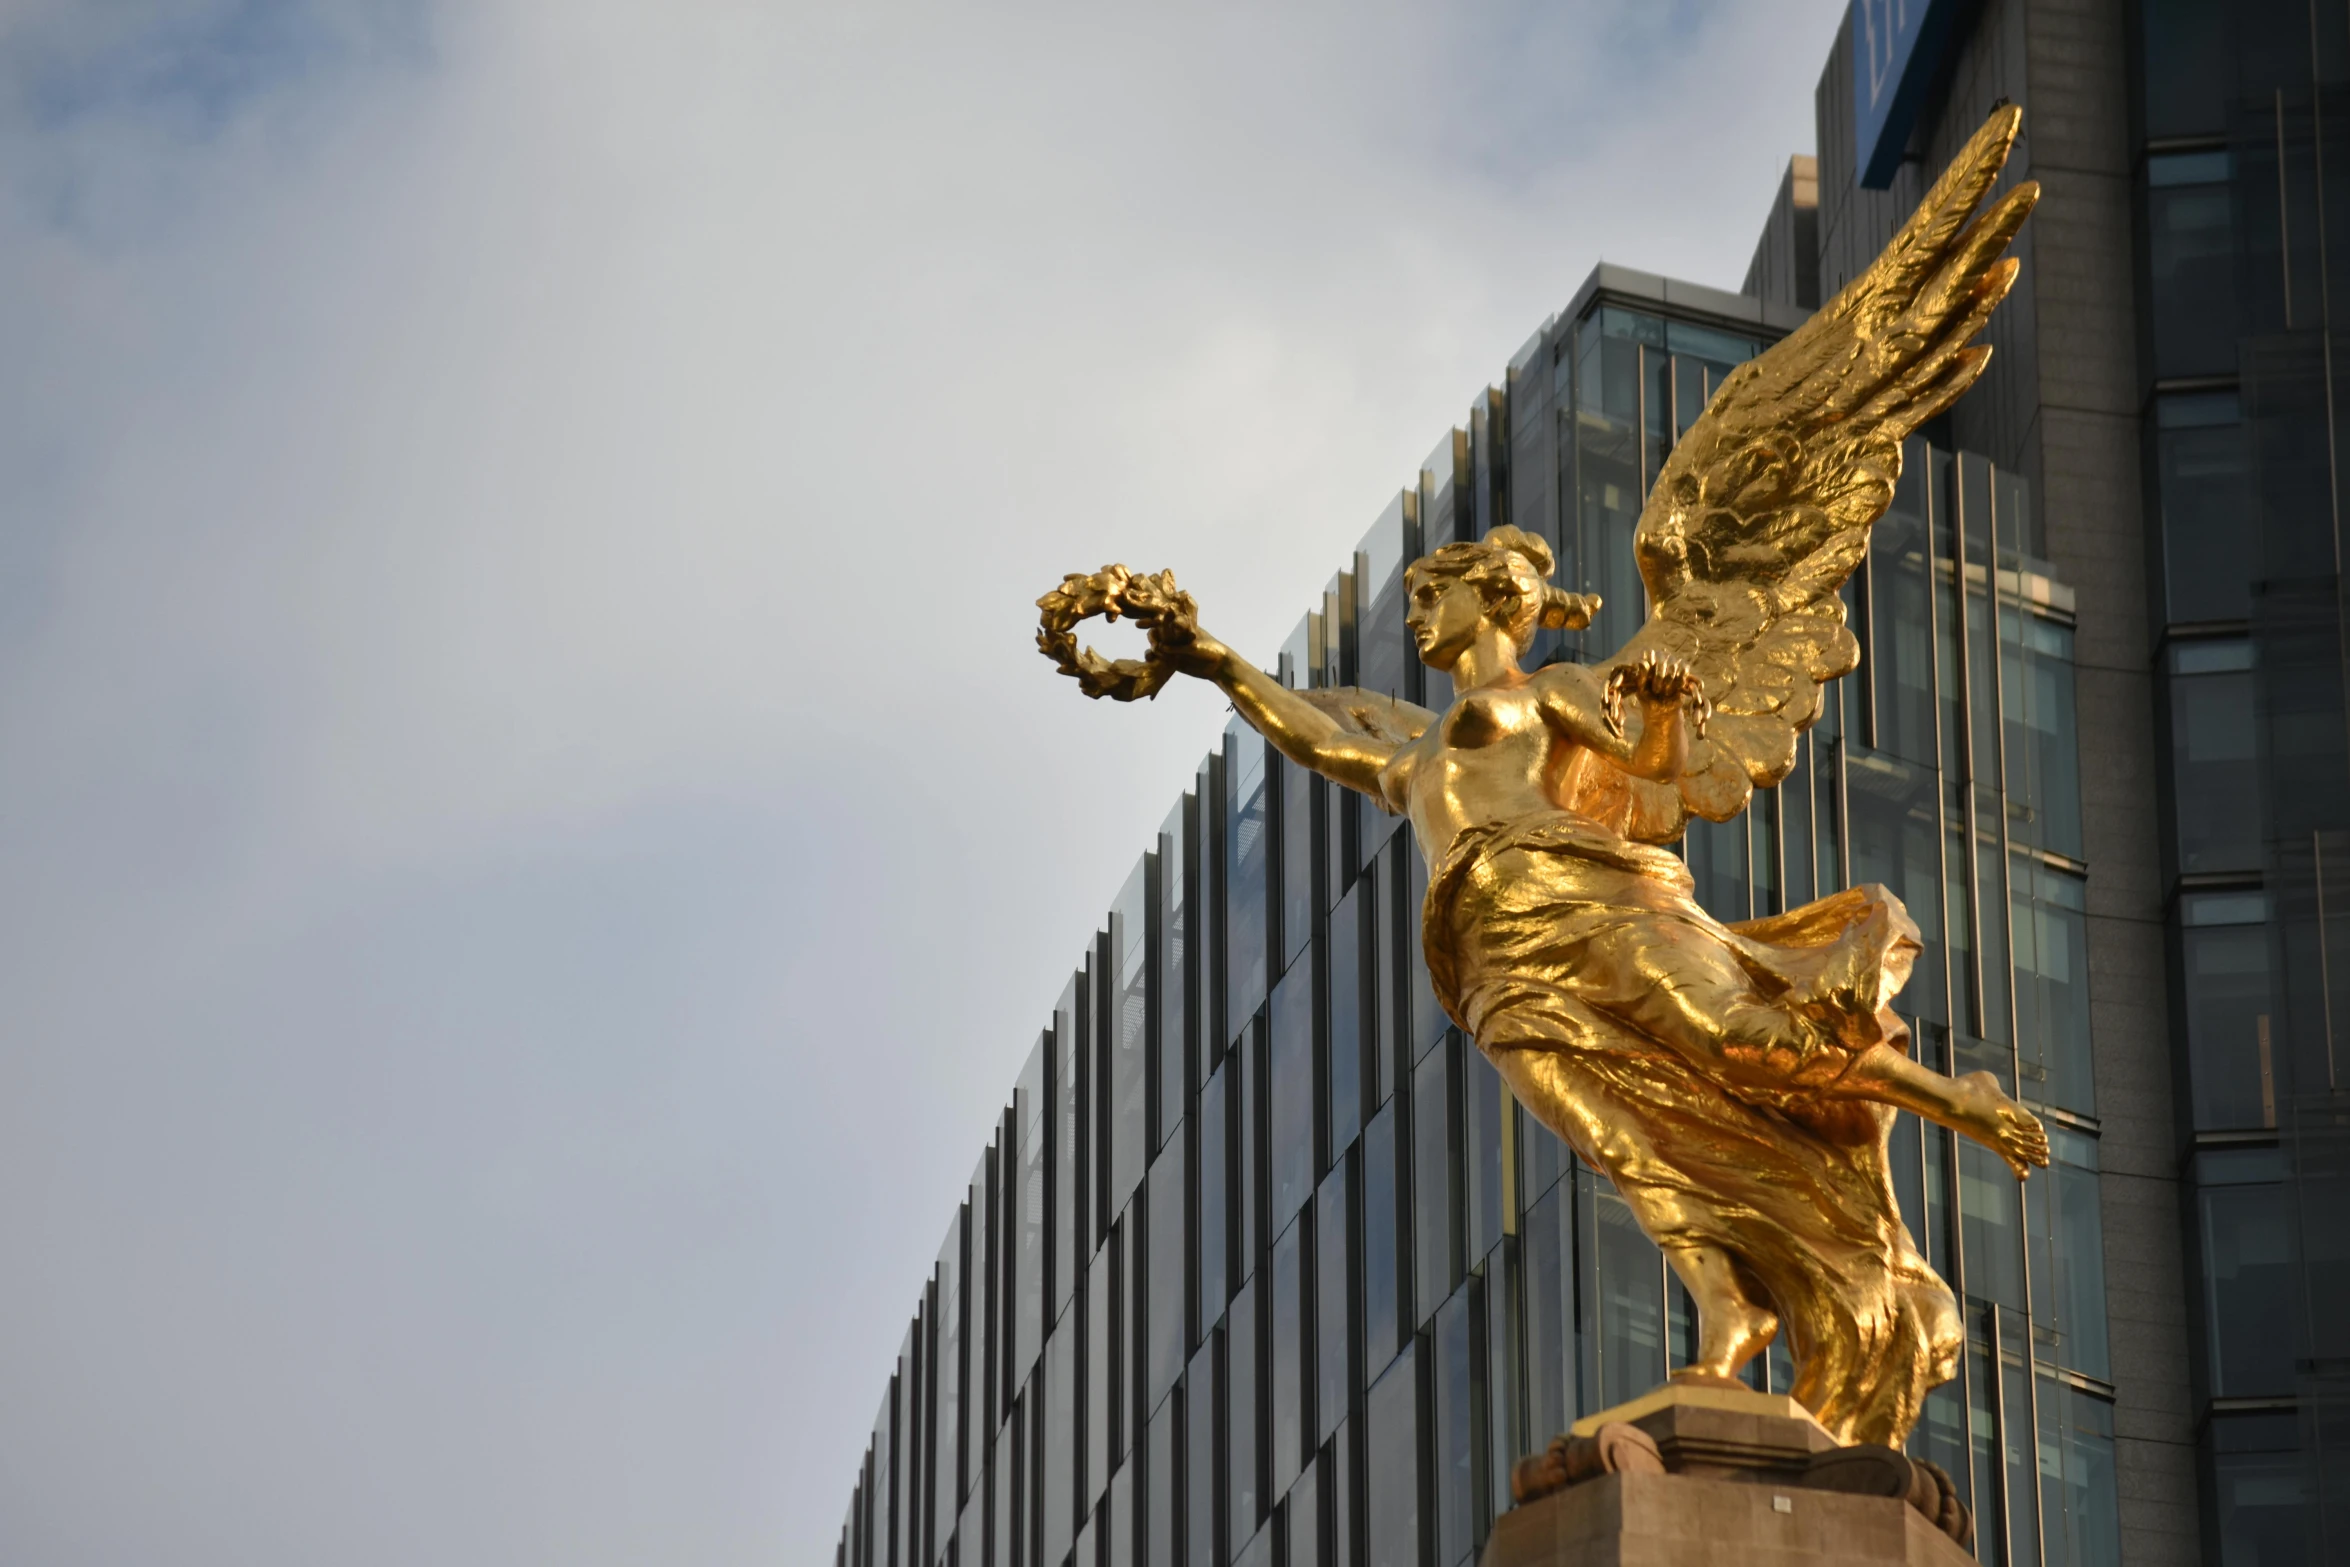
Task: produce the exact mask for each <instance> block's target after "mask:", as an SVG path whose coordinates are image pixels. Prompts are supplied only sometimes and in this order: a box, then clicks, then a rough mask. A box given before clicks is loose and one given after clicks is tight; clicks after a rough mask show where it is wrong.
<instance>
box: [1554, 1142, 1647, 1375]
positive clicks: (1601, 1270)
mask: <svg viewBox="0 0 2350 1567" xmlns="http://www.w3.org/2000/svg"><path fill="white" fill-rule="evenodd" d="M1575 1184H1576V1186H1577V1188H1578V1190H1579V1192H1580V1193H1581V1195H1582V1196H1583V1198H1584V1200H1585V1202H1586V1204H1587V1206H1586V1207H1585V1209H1584V1211H1585V1213H1587V1214H1589V1215H1590V1216H1591V1217H1592V1218H1593V1219H1595V1220H1596V1221H1597V1222H1596V1223H1594V1224H1593V1225H1592V1226H1591V1233H1592V1234H1593V1236H1594V1237H1595V1241H1596V1244H1595V1245H1594V1246H1593V1248H1592V1258H1591V1262H1592V1266H1593V1268H1594V1269H1595V1270H1596V1271H1597V1273H1598V1279H1597V1280H1596V1285H1597V1288H1596V1290H1595V1291H1594V1292H1593V1293H1594V1296H1595V1298H1596V1301H1597V1304H1598V1307H1599V1310H1598V1316H1599V1321H1598V1323H1597V1324H1596V1326H1597V1328H1598V1335H1597V1337H1598V1346H1597V1347H1598V1351H1599V1398H1600V1404H1599V1407H1601V1408H1603V1409H1604V1408H1609V1407H1612V1406H1614V1405H1616V1404H1621V1403H1624V1402H1625V1401H1626V1400H1628V1399H1634V1398H1638V1397H1639V1396H1640V1395H1641V1394H1643V1393H1645V1392H1647V1391H1648V1390H1649V1389H1650V1388H1652V1387H1654V1386H1656V1385H1657V1384H1658V1383H1659V1382H1662V1381H1663V1380H1664V1379H1665V1321H1664V1307H1665V1302H1664V1284H1665V1279H1664V1267H1665V1261H1664V1256H1663V1254H1662V1253H1660V1252H1659V1251H1658V1250H1657V1249H1656V1243H1655V1242H1654V1241H1652V1240H1650V1239H1649V1238H1648V1237H1647V1236H1646V1235H1643V1234H1642V1233H1641V1232H1640V1226H1639V1224H1638V1223H1636V1222H1635V1221H1634V1220H1633V1218H1632V1210H1631V1209H1630V1208H1628V1207H1626V1206H1625V1205H1624V1199H1623V1198H1621V1197H1618V1196H1617V1195H1616V1194H1615V1191H1614V1189H1613V1188H1612V1187H1609V1186H1608V1185H1607V1184H1606V1182H1605V1181H1604V1180H1603V1179H1602V1178H1601V1177H1599V1176H1596V1175H1593V1174H1592V1173H1591V1172H1590V1171H1588V1170H1584V1169H1582V1168H1580V1167H1578V1168H1577V1169H1576V1171H1575Z"/></svg>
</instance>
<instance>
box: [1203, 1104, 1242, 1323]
mask: <svg viewBox="0 0 2350 1567" xmlns="http://www.w3.org/2000/svg"><path fill="white" fill-rule="evenodd" d="M1235 1070H1236V1069H1235V1068H1234V1066H1233V1065H1232V1063H1231V1062H1230V1061H1226V1062H1225V1063H1224V1065H1222V1066H1220V1067H1218V1068H1217V1069H1216V1075H1215V1076H1213V1077H1211V1078H1209V1079H1208V1086H1207V1087H1205V1088H1203V1089H1201V1090H1200V1096H1199V1304H1198V1311H1199V1324H1200V1331H1201V1332H1203V1333H1204V1332H1206V1331H1207V1329H1208V1326H1209V1325H1210V1324H1211V1323H1213V1322H1214V1321H1215V1320H1216V1319H1217V1318H1218V1317H1221V1316H1222V1315H1224V1302H1225V1300H1226V1298H1227V1295H1228V1292H1229V1291H1230V1289H1231V1270H1230V1260H1231V1256H1232V1239H1231V1216H1232V1187H1231V1173H1232V1149H1231V1146H1230V1142H1229V1139H1227V1138H1226V1137H1225V1135H1224V1129H1225V1125H1226V1123H1227V1121H1228V1119H1229V1113H1228V1112H1229V1109H1230V1102H1231V1097H1232V1095H1231V1089H1232V1074H1233V1072H1234V1071H1235Z"/></svg>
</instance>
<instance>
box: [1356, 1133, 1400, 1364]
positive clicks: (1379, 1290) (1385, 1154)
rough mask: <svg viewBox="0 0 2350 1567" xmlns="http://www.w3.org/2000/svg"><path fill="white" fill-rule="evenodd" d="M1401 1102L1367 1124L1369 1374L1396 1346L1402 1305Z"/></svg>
mask: <svg viewBox="0 0 2350 1567" xmlns="http://www.w3.org/2000/svg"><path fill="white" fill-rule="evenodd" d="M1395 1121H1396V1107H1395V1101H1393V1100H1389V1101H1388V1103H1387V1106H1386V1108H1385V1109H1383V1110H1381V1111H1380V1112H1379V1113H1378V1114H1377V1115H1375V1116H1373V1117H1372V1118H1371V1124H1370V1125H1369V1126H1367V1127H1365V1128H1363V1374H1364V1375H1365V1376H1367V1377H1376V1376H1377V1375H1379V1371H1380V1368H1381V1367H1382V1366H1385V1365H1386V1364H1387V1360H1388V1357H1389V1356H1391V1355H1393V1354H1394V1353H1395V1351H1396V1346H1397V1344H1398V1343H1399V1342H1400V1334H1401V1331H1402V1326H1403V1322H1402V1316H1403V1313H1402V1307H1401V1303H1400V1301H1399V1300H1398V1297H1397V1293H1396V1289H1397V1284H1398V1282H1399V1278H1400V1269H1401V1265H1402V1258H1401V1254H1400V1252H1399V1250H1398V1246H1397V1242H1398V1240H1399V1238H1400V1234H1401V1229H1400V1227H1401V1223H1402V1215H1401V1213H1400V1211H1399V1209H1398V1208H1397V1200H1398V1198H1399V1197H1400V1196H1401V1195H1402V1194H1401V1192H1400V1191H1399V1190H1398V1188H1397V1186H1396V1145H1395Z"/></svg>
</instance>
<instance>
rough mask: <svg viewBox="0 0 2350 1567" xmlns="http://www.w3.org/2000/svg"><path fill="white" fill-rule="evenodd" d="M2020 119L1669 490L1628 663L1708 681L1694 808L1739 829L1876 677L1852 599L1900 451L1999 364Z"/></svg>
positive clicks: (2000, 118)
mask: <svg viewBox="0 0 2350 1567" xmlns="http://www.w3.org/2000/svg"><path fill="white" fill-rule="evenodd" d="M2022 119H2023V116H2022V114H2021V112H2020V111H2019V110H2017V109H2014V108H2012V107H2011V108H2002V109H1999V110H1996V111H1994V112H1993V114H1992V115H1991V118H1990V119H1989V120H1988V121H1986V122H1985V123H1984V125H1983V128H1982V129H1981V130H1979V131H1977V132H1975V134H1974V137H1973V139H1971V140H1970V141H1968V143H1967V145H1966V149H1965V150H1964V151H1963V152H1961V153H1960V154H1959V156H1958V158H1957V159H1956V161H1954V162H1953V163H1952V164H1951V165H1950V167H1949V168H1948V169H1947V170H1945V171H1944V172H1943V175H1942V177H1941V179H1939V180H1937V181H1936V182H1935V183H1934V188H1933V190H1932V191H1931V192H1930V193H1928V195H1927V196H1926V199H1925V201H1924V202H1923V203H1922V204H1921V205H1920V206H1919V207H1918V210H1917V212H1916V213H1915V214H1914V215H1912V216H1911V218H1910V220H1909V223H1908V225H1907V226H1906V227H1905V228H1903V229H1902V231H1901V232H1900V233H1899V234H1897V235H1895V236H1894V238H1893V240H1892V242H1891V243H1890V244H1888V245H1887V246H1886V247H1885V250H1884V253H1883V254H1882V255H1880V256H1878V257H1877V259H1876V262H1875V263H1874V264H1873V265H1872V266H1870V268H1869V269H1868V270H1867V271H1866V272H1863V273H1862V274H1861V275H1860V276H1859V277H1857V278H1855V279H1853V280H1852V283H1851V284H1850V285H1849V286H1848V287H1846V288H1845V290H1844V291H1843V292H1842V293H1841V294H1838V295H1837V296H1836V297H1835V299H1833V300H1831V301H1830V302H1829V303H1828V305H1827V306H1826V307H1825V308H1824V309H1822V310H1821V311H1820V312H1819V313H1818V314H1817V315H1814V316H1813V317H1812V318H1811V320H1810V321H1808V322H1806V323H1805V324H1804V325H1803V327H1802V328H1801V329H1799V330H1798V331H1796V332H1795V333H1794V334H1793V335H1792V336H1790V337H1788V338H1786V339H1784V340H1783V341H1781V342H1780V343H1778V344H1777V345H1776V346H1774V347H1773V348H1772V349H1771V350H1770V351H1769V352H1768V353H1765V354H1763V355H1762V356H1761V357H1759V358H1757V359H1753V360H1750V361H1748V362H1747V363H1746V364H1744V365H1742V366H1740V367H1739V368H1738V369H1736V370H1734V371H1732V372H1731V373H1730V375H1729V376H1728V378H1726V379H1725V380H1724V381H1723V382H1722V387H1721V390H1720V391H1719V392H1717V393H1716V394H1715V395H1714V399H1713V402H1712V403H1711V404H1710V405H1709V406H1708V407H1707V409H1706V411H1705V415H1704V417H1703V418H1701V419H1699V420H1698V422H1697V423H1696V425H1695V426H1694V427H1692V428H1691V429H1690V430H1689V432H1688V433H1687V434H1686V435H1684V436H1683V437H1682V438H1681V442H1680V444H1679V445H1678V446H1676V447H1675V448H1674V449H1673V454H1672V456H1671V457H1670V458H1668V459H1667V460H1666V462H1665V465H1664V468H1663V470H1662V471H1661V472H1660V473H1659V474H1658V475H1657V480H1656V487H1655V488H1654V489H1653V490H1652V491H1650V493H1649V497H1648V505H1647V507H1646V508H1645V509H1644V510H1643V511H1642V512H1641V514H1640V527H1639V530H1638V532H1637V533H1636V534H1635V535H1634V538H1633V550H1634V553H1635V555H1636V557H1637V558H1638V560H1639V563H1640V575H1641V579H1642V580H1643V581H1644V582H1646V583H1647V585H1648V595H1649V602H1650V605H1651V606H1652V607H1651V610H1650V613H1649V617H1648V621H1647V623H1646V624H1645V625H1643V626H1642V627H1641V628H1640V630H1639V631H1638V632H1637V633H1636V634H1634V636H1633V637H1632V639H1631V640H1630V641H1629V642H1627V643H1625V644H1624V646H1623V648H1622V649H1620V650H1619V651H1618V652H1617V654H1616V656H1615V659H1614V660H1613V661H1612V663H1613V664H1624V663H1631V662H1635V661H1637V660H1638V659H1639V658H1640V657H1641V655H1642V654H1644V653H1646V652H1649V651H1650V650H1652V649H1653V650H1655V651H1657V652H1659V653H1662V654H1666V655H1669V656H1671V657H1675V658H1680V659H1685V660H1687V661H1688V662H1689V664H1690V665H1691V666H1692V667H1693V668H1695V669H1696V671H1697V673H1698V675H1699V677H1700V678H1701V679H1702V680H1703V681H1704V682H1705V692H1706V695H1707V696H1708V697H1709V698H1711V699H1712V702H1713V706H1714V716H1713V719H1712V721H1711V723H1710V724H1709V725H1708V726H1707V730H1706V736H1705V738H1704V739H1702V740H1699V741H1697V742H1695V744H1694V745H1693V746H1692V748H1691V752H1690V757H1689V771H1688V774H1687V775H1686V776H1685V777H1684V778H1683V780H1682V782H1681V787H1680V799H1681V804H1682V806H1683V807H1685V808H1686V810H1688V811H1692V812H1695V813H1696V814H1698V815H1700V816H1703V817H1706V818H1708V819H1709V820H1712V821H1717V822H1719V821H1728V820H1729V819H1730V818H1731V817H1733V816H1735V815H1737V814H1738V813H1739V812H1740V811H1741V810H1743V809H1745V807H1746V803H1747V801H1748V799H1750V798H1751V797H1752V795H1753V793H1754V789H1755V787H1756V786H1757V785H1762V786H1764V787H1768V786H1770V785H1772V784H1775V783H1777V782H1778V781H1779V780H1780V779H1782V778H1784V777H1786V776H1787V773H1788V770H1789V769H1791V768H1792V767H1793V766H1794V765H1795V740H1796V737H1797V736H1798V735H1799V734H1801V733H1802V732H1803V731H1804V730H1805V729H1808V728H1809V727H1811V725H1812V724H1814V723H1815V722H1817V721H1818V719H1819V716H1820V706H1821V692H1820V688H1821V686H1822V684H1824V683H1825V682H1827V681H1830V680H1833V679H1835V678H1836V677H1837V676H1839V675H1842V674H1846V673H1849V672H1850V671H1851V670H1852V669H1853V667H1854V666H1855V665H1857V664H1858V663H1859V662H1860V645H1859V644H1858V643H1857V642H1856V641H1854V640H1853V636H1852V633H1851V632H1850V631H1848V630H1846V629H1845V625H1844V601H1843V600H1842V599H1841V598H1840V597H1839V596H1838V594H1839V591H1840V590H1841V589H1842V587H1843V586H1844V580H1845V579H1846V578H1847V577H1849V576H1851V575H1852V571H1853V568H1854V567H1855V566H1857V565H1858V564H1859V563H1860V560H1861V557H1862V555H1863V554H1864V553H1865V552H1866V551H1867V549H1868V537H1869V525H1870V524H1871V523H1873V522H1875V521H1876V520H1877V518H1878V517H1879V516H1880V515H1881V514H1882V513H1883V512H1884V510H1885V507H1886V505H1887V504H1888V503H1889V502H1890V501H1891V500H1892V499H1893V485H1894V481H1895V480H1896V479H1898V478H1899V477H1900V476H1901V443H1902V441H1903V439H1904V438H1906V437H1907V436H1908V435H1909V434H1910V433H1911V432H1912V431H1914V430H1915V429H1916V428H1917V427H1918V426H1919V425H1921V424H1923V423H1924V422H1925V421H1926V420H1928V419H1930V418H1932V417H1933V416H1934V415H1936V414H1938V413H1940V412H1941V411H1942V410H1943V409H1945V408H1947V407H1949V406H1950V404H1951V403H1952V402H1953V401H1955V400H1956V399H1957V397H1958V395H1959V394H1960V393H1961V392H1963V391H1965V390H1966V389H1967V387H1968V386H1970V385H1972V384H1973V382H1974V379H1975V377H1976V376H1978V375H1980V374H1982V371H1983V366H1984V364H1985V363H1987V362H1988V361H1989V360H1990V357H1991V350H1990V348H1989V347H1988V346H1987V345H1977V346H1974V347H1969V346H1968V340H1969V339H1970V338H1972V337H1973V336H1974V335H1975V334H1976V333H1977V332H1979V331H1981V330H1982V328H1983V324H1984V322H1986V321H1987V320H1989V319H1990V316H1991V312H1992V309H1993V308H1994V307H1995V306H1997V305H1998V303H1999V301H2000V300H2001V299H2002V298H2004V297H2005V296H2006V294H2007V291H2008V289H2009V287H2011V286H2012V285H2013V284H2014V282H2015V275H2016V270H2017V267H2018V265H2019V263H2017V262H2016V261H2015V259H2014V258H2012V257H2006V256H2003V254H2002V253H2003V252H2004V251H2005V250H2006V249H2007V244H2008V241H2009V240H2011V239H2013V238H2014V237H2015V233H2016V230H2017V229H2019V228H2021V227H2022V226H2023V221H2024V218H2025V216H2026V214H2028V213H2029V212H2030V211H2031V210H2032V203H2033V202H2034V201H2036V200H2037V199H2038V198H2039V194H2040V188H2039V186H2037V185H2035V184H2030V183H2026V184H2022V185H2019V186H2017V187H2016V188H2015V189H2014V190H2012V191H2009V192H2008V193H2007V194H2006V195H2005V196H2002V197H2001V198H2000V199H1999V200H1998V201H1996V202H1994V203H1992V205H1991V206H1990V207H1989V209H1987V210H1986V211H1985V212H1983V214H1982V215H1981V216H1980V217H1976V216H1975V208H1976V207H1977V205H1979V204H1980V203H1981V202H1982V200H1983V197H1984V196H1985V194H1987V193H1988V192H1989V191H1990V189H1991V185H1992V182H1993V181H1994V180H1996V179H1997V178H1998V177H1999V170H2000V167H2001V166H2002V165H2003V164H2004V163H2005V162H2006V161H2007V150H2008V148H2009V146H2010V145H2011V144H2012V143H2013V142H2014V140H2015V135H2016V130H2017V127H2018V126H2019V125H2020V124H2021V123H2022ZM1970 220H1971V221H1970ZM1650 825H1651V830H1652V831H1656V830H1659V829H1661V828H1662V827H1663V823H1661V822H1655V823H1651V824H1650ZM1679 825H1680V824H1679V823H1677V822H1676V823H1673V824H1672V830H1671V832H1670V833H1668V834H1667V835H1666V836H1668V837H1670V836H1678V829H1679Z"/></svg>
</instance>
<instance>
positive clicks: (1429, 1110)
mask: <svg viewBox="0 0 2350 1567" xmlns="http://www.w3.org/2000/svg"><path fill="white" fill-rule="evenodd" d="M1451 1066H1452V1062H1451V1053H1450V1052H1449V1051H1443V1050H1432V1051H1430V1052H1429V1053H1428V1055H1427V1056H1426V1057H1425V1058H1424V1059H1422V1061H1421V1062H1420V1064H1419V1066H1418V1068H1417V1069H1415V1070H1414V1071H1413V1073H1412V1259H1413V1267H1412V1299H1413V1300H1414V1301H1415V1302H1416V1303H1417V1305H1418V1307H1419V1311H1420V1314H1421V1318H1422V1320H1425V1319H1426V1316H1427V1314H1428V1313H1430V1312H1433V1311H1434V1310H1435V1309H1436V1308H1437V1307H1438V1306H1440V1305H1442V1304H1443V1303H1444V1299H1445V1297H1446V1296H1448V1295H1450V1294H1451V1293H1452V1286H1453V1280H1454V1278H1455V1277H1456V1273H1455V1268H1454V1264H1455V1260H1456V1258H1455V1251H1456V1247H1455V1244H1454V1231H1453V1214H1454V1212H1455V1211H1456V1203H1455V1201H1454V1196H1453V1185H1454V1176H1453V1136H1452V1124H1453V1114H1452V1074H1451Z"/></svg>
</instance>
